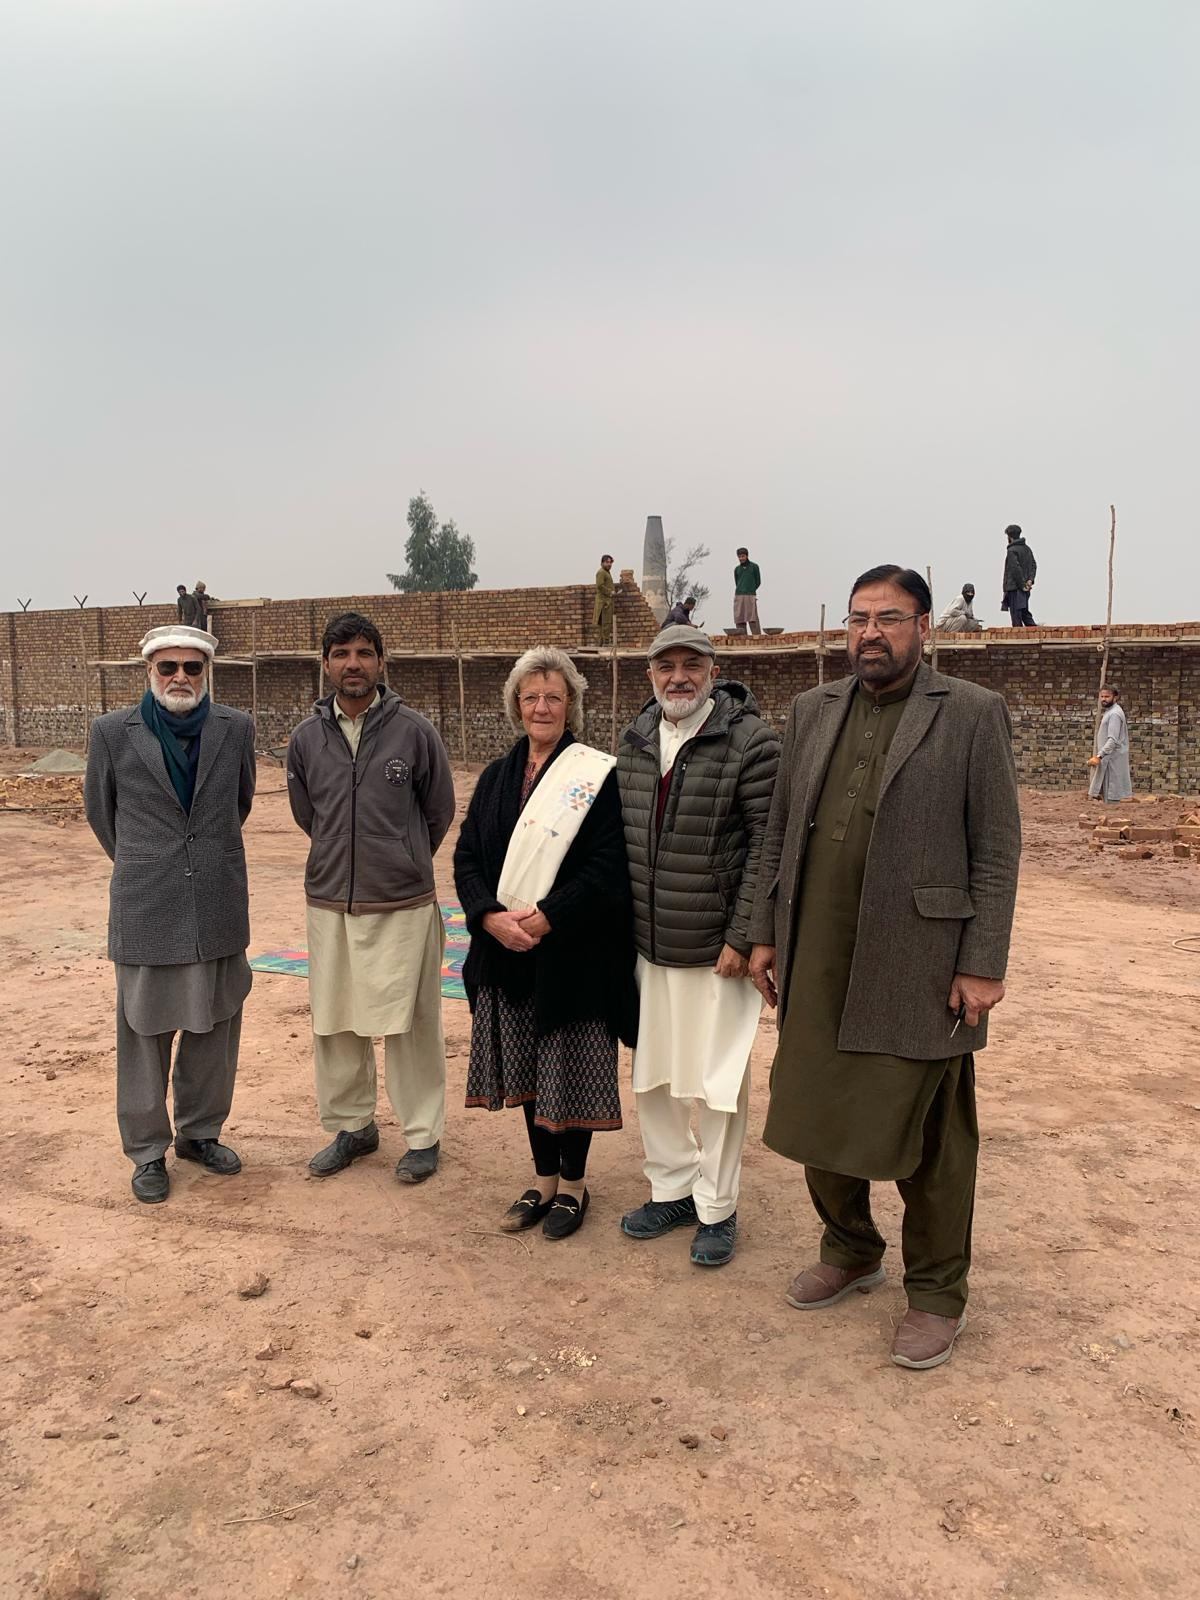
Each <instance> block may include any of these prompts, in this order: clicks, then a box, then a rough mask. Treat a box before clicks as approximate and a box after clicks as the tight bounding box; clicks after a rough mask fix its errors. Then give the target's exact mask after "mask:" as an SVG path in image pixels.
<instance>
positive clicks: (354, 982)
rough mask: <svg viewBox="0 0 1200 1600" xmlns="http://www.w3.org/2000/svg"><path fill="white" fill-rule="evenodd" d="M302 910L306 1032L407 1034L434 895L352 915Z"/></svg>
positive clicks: (434, 908) (437, 915)
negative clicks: (410, 903) (305, 923)
mask: <svg viewBox="0 0 1200 1600" xmlns="http://www.w3.org/2000/svg"><path fill="white" fill-rule="evenodd" d="M306 909H307V921H308V998H309V1005H310V1007H311V1009H312V1024H313V1032H314V1033H318V1034H330V1033H357V1034H358V1035H359V1036H360V1037H361V1038H364V1039H372V1038H375V1037H377V1036H379V1035H383V1036H385V1037H386V1036H387V1035H388V1034H394V1033H407V1032H408V1031H409V1029H410V1028H411V1027H412V1024H413V1006H414V1003H415V1001H416V997H417V988H418V985H419V983H420V981H421V972H422V966H423V964H424V959H425V951H426V946H427V944H428V941H429V938H430V928H431V924H432V923H433V921H434V920H435V919H436V920H437V923H438V929H439V930H440V928H441V912H440V911H439V909H438V907H437V904H436V902H435V901H430V903H429V904H428V905H426V906H412V907H410V908H407V909H405V910H403V911H368V912H365V913H363V914H362V915H359V916H351V915H350V913H349V912H346V911H327V910H325V909H323V908H322V907H320V906H308V907H307V908H306ZM438 937H439V938H440V937H441V935H440V932H439V933H438Z"/></svg>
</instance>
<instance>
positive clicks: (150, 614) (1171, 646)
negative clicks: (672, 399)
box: [0, 574, 1200, 792]
mask: <svg viewBox="0 0 1200 1600" xmlns="http://www.w3.org/2000/svg"><path fill="white" fill-rule="evenodd" d="M622 578H623V580H624V582H623V584H622V588H621V590H620V591H619V593H618V596H617V607H616V615H617V644H618V663H617V665H618V698H617V719H618V723H619V724H623V723H625V722H626V721H628V720H629V718H630V717H632V716H633V715H634V714H635V713H636V711H637V710H638V708H639V707H640V706H641V704H642V703H643V701H644V700H645V698H646V695H647V693H648V686H647V683H646V677H645V661H644V658H643V657H642V656H641V655H640V650H639V647H641V646H644V645H645V644H646V643H647V642H648V641H649V640H650V639H651V638H652V637H653V635H654V633H655V631H656V626H657V625H656V623H655V621H654V617H653V614H652V613H651V611H650V609H649V607H648V606H647V605H646V603H645V601H644V599H643V598H642V596H641V594H640V592H639V591H638V590H637V588H636V585H634V584H633V583H632V582H631V581H630V578H629V575H627V574H622ZM592 599H593V590H592V586H591V585H590V584H587V585H573V586H561V587H557V588H547V589H524V590H521V589H509V590H482V591H480V590H475V591H472V592H468V593H463V594H434V595H402V594H398V593H393V594H386V595H359V596H342V597H338V598H333V599H314V600H285V601H274V602H271V601H268V602H264V603H263V605H262V606H261V607H258V608H251V607H232V608H229V609H225V610H218V611H217V613H216V616H215V628H216V631H217V633H218V634H219V636H220V639H221V650H220V652H219V653H218V657H217V668H216V693H217V698H218V699H221V700H225V701H227V702H229V703H230V704H232V705H237V706H242V707H244V708H245V709H247V710H249V709H250V708H251V702H252V687H251V684H252V677H251V671H250V668H249V666H239V665H235V664H233V662H231V661H227V660H222V657H230V656H231V657H233V658H234V660H235V661H236V660H245V659H246V658H247V657H248V656H249V654H250V651H251V649H252V648H254V649H256V650H257V652H258V671H257V680H258V688H257V704H258V725H259V743H260V746H261V747H262V748H264V749H269V748H279V747H281V746H282V745H283V744H285V743H286V740H287V737H288V734H289V732H290V731H291V729H292V728H293V727H294V726H295V725H296V723H297V722H298V721H299V720H300V719H301V717H303V716H305V715H306V714H307V712H308V711H309V709H310V707H311V705H312V702H313V700H314V699H315V698H316V695H317V689H318V682H319V665H318V662H317V660H316V654H315V653H316V651H317V648H318V646H319V644H320V638H321V630H322V628H323V627H324V624H325V622H326V621H327V619H328V618H329V617H331V616H333V615H334V614H335V613H336V612H338V611H341V610H348V609H351V608H355V609H359V610H362V611H364V612H365V613H366V614H367V615H368V616H370V617H371V618H372V619H373V620H374V621H375V622H376V624H377V625H378V627H379V629H380V631H381V632H382V634H383V636H384V640H385V643H386V644H387V645H388V647H389V650H390V651H392V652H393V656H392V659H391V660H390V661H389V664H388V677H389V681H390V682H391V684H392V686H393V687H394V688H396V689H398V690H399V691H400V693H402V694H403V695H404V697H405V699H406V700H407V701H408V702H409V704H411V705H412V706H414V707H415V708H416V709H417V710H419V711H421V712H423V713H424V714H425V715H426V716H428V717H429V718H430V719H431V720H432V721H433V722H434V723H435V724H436V725H437V727H438V728H439V729H440V731H441V733H442V737H443V738H444V739H445V741H446V745H447V748H448V749H449V751H450V753H451V755H452V756H455V757H458V756H459V755H460V754H461V752H462V743H461V727H460V719H459V698H458V670H457V665H456V662H455V661H454V659H453V650H454V647H455V643H456V642H457V645H458V647H459V648H460V649H461V650H462V651H463V652H464V656H465V659H464V661H463V689H464V700H465V705H466V724H467V728H466V731H467V750H468V755H469V758H470V759H471V760H486V759H489V758H490V757H492V756H495V755H498V754H500V753H501V752H502V751H503V750H504V749H506V748H507V746H508V744H509V742H510V740H511V732H510V730H509V728H508V725H507V723H506V721H505V719H504V715H503V712H502V709H501V704H500V695H501V688H502V685H503V683H504V679H505V677H506V676H507V673H508V670H509V667H510V666H511V664H512V659H513V657H515V656H516V655H517V654H518V653H519V652H520V651H522V650H524V649H526V648H528V646H529V645H530V644H531V643H546V644H557V645H560V646H562V647H564V648H567V649H569V650H570V651H571V654H572V656H573V658H574V659H575V662H576V665H577V666H578V667H579V668H580V670H581V671H582V672H583V674H584V676H585V677H586V678H587V679H588V682H589V686H590V687H589V693H588V697H587V700H586V702H585V706H586V718H587V737H588V738H589V739H590V740H591V741H593V742H594V743H596V744H598V745H601V746H602V747H604V748H607V746H608V742H609V738H610V732H611V696H612V662H611V658H610V656H609V654H608V653H607V651H598V650H597V648H596V646H595V643H594V641H595V634H594V630H593V629H592V626H591V617H592ZM174 614H175V612H174V605H173V604H172V605H169V606H157V607H151V606H146V607H138V606H115V607H110V608H106V609H103V610H101V609H97V608H90V609H85V610H84V611H82V612H81V611H77V610H76V611H40V612H34V611H31V612H29V613H22V612H9V613H4V614H0V739H3V740H4V741H5V742H6V743H8V744H20V745H63V746H66V747H74V748H80V747H81V746H82V744H83V739H84V730H85V727H86V725H87V718H88V717H89V716H94V715H96V714H98V713H99V712H100V711H103V710H113V709H115V708H116V707H119V706H122V705H129V704H131V703H132V702H133V701H134V700H135V699H136V698H137V697H138V696H139V695H140V694H141V691H142V684H143V681H144V680H143V676H142V668H141V666H140V663H137V662H136V661H134V662H132V663H130V664H125V665H120V666H110V667H105V668H103V669H101V668H98V667H95V666H92V667H88V666H87V665H86V663H87V662H89V661H91V662H95V661H125V662H128V661H129V658H130V657H131V656H133V654H134V652H135V650H136V646H137V641H138V639H139V638H140V637H141V636H142V634H143V633H144V632H145V631H146V629H147V628H149V627H153V626H155V625H156V624H159V623H164V622H170V621H172V620H173V619H174ZM1101 638H1102V631H1101V630H1100V629H1099V628H1084V627H1078V628H1055V629H1050V628H1039V629H1012V630H996V631H995V632H991V633H987V634H985V635H982V636H981V635H978V634H976V635H972V636H965V637H964V636H960V637H959V638H957V639H955V638H953V637H952V638H950V639H948V640H944V641H942V642H941V644H940V648H939V658H938V666H939V669H940V670H941V671H943V672H947V673H950V674H952V675H954V676H957V677H963V678H969V679H970V680H971V681H972V682H975V683H981V684H983V685H985V686H986V687H987V688H990V689H994V690H995V691H996V692H997V693H999V694H1001V695H1003V696H1004V698H1005V700H1006V701H1007V702H1008V705H1009V708H1010V710H1011V712H1012V717H1013V737H1014V744H1015V748H1016V753H1017V763H1018V768H1019V770H1020V772H1021V776H1022V778H1023V779H1024V781H1026V782H1028V783H1033V784H1037V785H1038V786H1040V787H1044V788H1059V789H1079V788H1081V787H1082V786H1083V784H1084V782H1085V778H1086V773H1085V768H1084V765H1083V763H1084V761H1085V760H1086V757H1087V755H1088V754H1089V753H1090V749H1091V738H1092V725H1093V716H1094V706H1095V690H1096V685H1097V682H1098V674H1099V649H1100V641H1101ZM716 643H717V646H718V649H719V651H720V653H721V659H722V663H723V670H724V671H725V672H726V673H727V675H728V676H730V677H736V678H739V679H741V680H742V681H743V682H745V683H746V684H748V685H749V687H750V688H751V689H752V690H753V691H754V694H755V695H756V697H757V699H758V701H759V704H760V708H761V710H762V712H763V714H764V715H765V716H766V717H768V718H769V719H770V720H771V721H772V722H773V723H774V724H775V725H776V726H777V727H780V728H782V727H783V725H784V722H785V721H786V717H787V711H788V706H789V704H790V702H791V700H792V697H793V696H794V695H796V694H799V693H801V692H802V691H803V690H805V689H810V688H812V687H813V686H814V685H815V684H816V682H817V662H818V656H817V650H816V647H817V644H818V639H817V635H816V634H812V633H804V634H784V635H781V636H776V637H774V638H772V639H770V640H766V639H754V640H751V639H748V638H744V639H732V638H723V637H718V638H717V639H716ZM584 644H591V645H592V649H591V651H590V653H589V652H588V651H587V650H585V649H582V648H581V646H582V645H584ZM844 646H845V640H844V636H843V635H842V634H840V633H834V632H831V633H829V634H827V635H826V637H825V648H826V656H825V664H824V665H825V678H826V680H827V681H832V680H833V679H835V678H838V677H842V676H844V675H845V673H846V672H847V671H848V663H847V660H846V656H845V648H844ZM287 652H291V653H292V658H291V659H288V658H287ZM305 652H308V653H310V655H309V658H308V659H304V658H303V655H302V653H305ZM433 652H445V654H431V653H433ZM1109 677H1110V679H1111V681H1113V682H1115V683H1117V684H1118V685H1119V686H1120V689H1121V697H1122V703H1123V705H1124V706H1125V709H1126V713H1127V715H1128V717H1129V723H1130V734H1131V739H1132V746H1133V773H1134V783H1135V786H1136V787H1137V788H1138V789H1139V790H1143V791H1144V790H1151V789H1156V790H1160V791H1168V792H1170V791H1185V792H1194V791H1196V790H1197V789H1200V624H1197V623H1180V624H1171V625H1145V626H1137V627H1131V626H1123V627H1119V628H1114V630H1113V641H1112V652H1111V661H1110V669H1109Z"/></svg>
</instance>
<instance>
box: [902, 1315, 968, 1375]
mask: <svg viewBox="0 0 1200 1600" xmlns="http://www.w3.org/2000/svg"><path fill="white" fill-rule="evenodd" d="M966 1323H967V1314H966V1312H965V1311H964V1312H963V1314H962V1316H961V1317H939V1316H938V1315H937V1313H936V1312H935V1311H914V1310H913V1309H912V1307H911V1306H909V1308H908V1311H907V1312H906V1313H905V1317H904V1321H903V1322H902V1323H901V1324H900V1326H899V1327H898V1328H897V1329H896V1337H895V1338H894V1339H893V1340H892V1360H893V1361H894V1362H895V1363H896V1365H897V1366H898V1367H911V1368H912V1370H913V1371H914V1372H924V1371H926V1370H927V1369H928V1368H929V1367H940V1366H941V1364H942V1362H943V1361H949V1359H950V1352H951V1350H953V1349H954V1341H955V1339H957V1338H958V1336H959V1334H960V1333H961V1332H962V1331H963V1329H964V1327H966Z"/></svg>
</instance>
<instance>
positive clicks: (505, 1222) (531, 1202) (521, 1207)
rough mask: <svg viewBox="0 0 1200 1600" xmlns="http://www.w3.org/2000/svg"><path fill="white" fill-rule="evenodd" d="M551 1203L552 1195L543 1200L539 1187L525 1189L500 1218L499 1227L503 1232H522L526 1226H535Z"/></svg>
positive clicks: (552, 1202) (552, 1200)
mask: <svg viewBox="0 0 1200 1600" xmlns="http://www.w3.org/2000/svg"><path fill="white" fill-rule="evenodd" d="M553 1204H554V1196H553V1195H551V1196H550V1198H549V1200H543V1199H542V1191H541V1190H540V1189H526V1191H525V1193H524V1194H523V1195H522V1196H521V1198H520V1199H519V1200H514V1201H513V1203H512V1205H511V1206H509V1208H508V1210H507V1211H506V1212H505V1213H504V1215H503V1216H502V1217H501V1218H500V1227H501V1229H502V1231H503V1232H504V1233H524V1231H525V1229H526V1228H534V1227H536V1226H537V1224H538V1223H539V1222H541V1220H542V1218H543V1217H544V1216H545V1215H546V1214H547V1212H548V1211H549V1210H550V1207H551V1206H552V1205H553Z"/></svg>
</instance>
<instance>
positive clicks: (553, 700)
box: [520, 694, 566, 711]
mask: <svg viewBox="0 0 1200 1600" xmlns="http://www.w3.org/2000/svg"><path fill="white" fill-rule="evenodd" d="M540 700H544V701H545V702H546V706H547V708H548V709H549V710H551V711H557V710H558V709H559V707H560V706H562V705H565V704H566V701H565V699H564V697H563V696H562V695H561V694H523V695H522V696H521V699H520V706H521V709H522V711H533V710H535V709H536V707H537V704H538V702H539V701H540Z"/></svg>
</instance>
